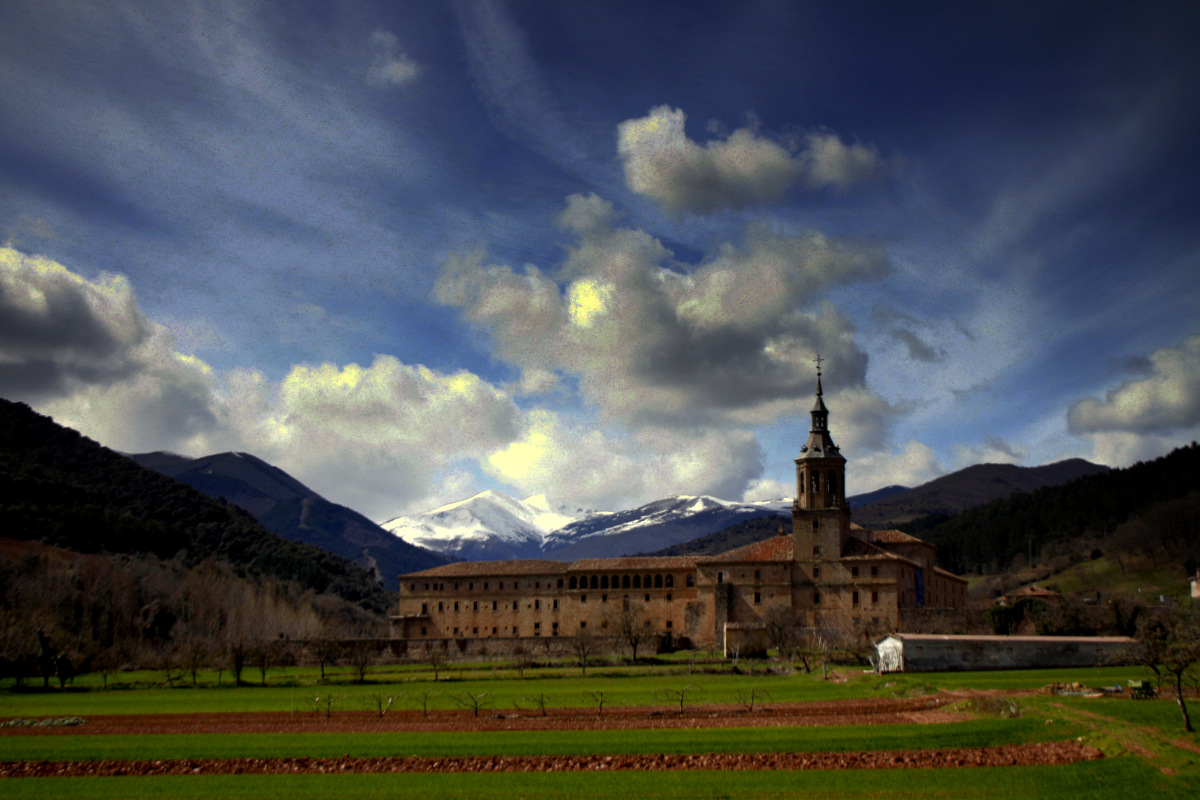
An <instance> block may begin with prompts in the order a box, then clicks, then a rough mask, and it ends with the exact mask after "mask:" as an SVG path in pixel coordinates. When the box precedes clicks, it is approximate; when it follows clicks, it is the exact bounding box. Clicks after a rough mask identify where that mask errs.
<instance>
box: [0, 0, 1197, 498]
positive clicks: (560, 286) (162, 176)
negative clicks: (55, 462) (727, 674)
mask: <svg viewBox="0 0 1200 800" xmlns="http://www.w3.org/2000/svg"><path fill="white" fill-rule="evenodd" d="M1198 23H1200V10H1198V9H1197V7H1195V6H1193V5H1191V4H1184V3H1173V2H1172V3H1144V4H1136V5H1135V4H1129V3H1112V4H1109V3H1007V4H999V5H995V4H992V5H988V6H984V5H983V4H959V3H929V4H924V3H918V4H855V3H801V2H795V3H784V2H765V3H752V2H739V3H711V4H706V3H688V4H670V3H664V4H645V3H619V2H606V3H575V2H562V3H501V2H475V3H468V2H463V3H395V2H378V3H372V2H362V3H338V4H305V3H262V4H259V3H250V2H238V3H230V4H222V3H219V2H212V3H205V4H182V3H168V4H163V3H151V2H125V3H106V4H86V3H78V2H75V1H74V0H70V1H69V2H68V1H67V0H63V1H62V2H56V1H55V0H37V2H24V1H23V0H9V2H6V3H5V4H4V5H3V8H2V9H0V119H2V120H3V125H0V236H2V237H3V248H2V249H0V396H4V397H7V398H10V399H15V400H22V401H24V402H28V403H30V404H31V405H32V406H33V407H34V408H36V409H38V410H40V411H42V412H44V413H48V414H51V415H53V416H54V417H55V419H57V420H59V421H60V422H63V423H65V424H69V425H71V426H73V427H76V428H77V429H79V430H81V431H82V432H84V433H86V434H87V435H89V436H92V437H93V438H95V439H97V440H98V441H100V442H102V443H104V444H106V445H109V446H111V447H114V448H116V449H120V450H123V451H128V452H136V451H145V450H156V449H165V450H173V451H176V452H181V453H186V454H191V455H201V454H204V453H208V452H215V451H220V450H230V449H235V450H245V451H249V452H253V453H255V454H257V455H259V456H261V457H263V458H265V459H267V460H269V461H271V462H273V463H275V464H278V465H279V466H281V467H283V468H284V469H286V470H288V471H289V472H292V473H293V474H295V475H296V476H297V477H299V478H300V479H301V480H304V481H305V482H307V483H308V484H309V485H311V486H312V487H313V488H315V489H317V490H318V491H320V492H322V493H323V494H325V495H326V496H327V497H329V498H330V499H333V500H336V501H338V502H342V503H346V504H348V505H351V506H353V507H355V508H357V509H359V510H361V511H363V512H364V513H366V514H368V515H369V516H372V517H374V518H376V519H383V518H386V517H389V516H393V515H396V514H400V513H405V512H410V511H415V510H421V509H424V508H430V507H432V506H434V505H437V504H439V503H442V502H446V501H450V500H455V499H460V498H462V497H465V496H468V495H469V494H471V493H473V492H475V491H478V490H481V489H484V488H499V489H501V490H503V491H506V492H509V493H511V494H513V495H516V496H520V497H524V496H528V495H532V494H538V493H545V494H547V495H548V496H549V497H550V499H551V500H552V501H554V502H557V503H563V504H567V505H569V506H571V507H581V508H594V509H609V508H620V507H628V506H631V505H634V504H636V503H640V502H645V501H648V500H652V499H656V498H658V497H662V496H666V495H669V494H675V493H688V494H698V493H708V494H715V495H717V496H720V497H724V498H727V499H741V498H743V497H744V498H747V499H765V498H772V497H781V496H790V494H791V493H792V491H793V490H792V481H793V475H794V467H793V465H792V459H793V458H794V457H795V455H796V453H797V451H798V448H799V446H800V444H801V443H802V442H803V440H804V438H805V432H806V431H807V427H808V410H809V408H810V407H811V405H812V393H813V389H814V366H813V361H812V360H813V358H814V356H815V355H816V354H817V353H820V354H821V355H822V356H823V357H825V358H826V359H827V360H826V362H825V377H824V382H825V388H826V402H827V404H828V406H829V409H830V413H831V424H832V426H833V428H834V434H835V437H836V439H837V440H838V442H839V444H840V445H841V446H842V449H843V451H844V452H845V453H846V454H847V456H848V458H849V459H850V463H849V465H848V488H849V489H850V491H852V492H858V491H869V490H872V489H875V488H878V487H880V486H883V485H887V484H890V483H901V484H907V485H915V484H917V483H920V482H923V481H926V480H929V479H931V478H934V477H936V476H937V475H939V474H943V473H945V472H949V471H952V470H955V469H959V468H961V467H964V466H967V465H970V464H973V463H979V462H985V461H990V462H996V461H1003V462H1011V463H1017V464H1025V465H1036V464H1042V463H1047V462H1050V461H1055V460H1058V459H1062V458H1068V457H1076V456H1079V457H1083V458H1088V459H1091V460H1094V461H1098V462H1102V463H1106V464H1110V465H1114V466H1124V465H1127V464H1129V463H1132V462H1133V461H1136V460H1139V459H1148V458H1154V457H1157V456H1159V455H1162V454H1163V453H1165V452H1167V451H1169V450H1170V449H1171V448H1172V447H1175V446H1177V445H1179V444H1182V443H1186V442H1188V441H1191V440H1193V439H1195V438H1197V429H1198V428H1200V313H1198V311H1197V309H1200V225H1198V224H1197V220H1198V216H1197V210H1198V207H1200V203H1198V200H1200V198H1198V194H1197V193H1198V188H1197V187H1198V186H1200V180H1198V179H1200V168H1198V167H1200V164H1198V155H1200V148H1197V146H1196V142H1197V141H1200V103H1198V102H1197V100H1198V96H1197V95H1198V90H1197V87H1196V81H1195V76H1196V75H1197V74H1200V63H1197V62H1198V61H1200V54H1198V51H1197V50H1196V48H1195V46H1194V43H1195V42H1196V41H1197V40H1198V34H1200V24H1198Z"/></svg>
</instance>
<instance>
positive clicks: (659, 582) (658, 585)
mask: <svg viewBox="0 0 1200 800" xmlns="http://www.w3.org/2000/svg"><path fill="white" fill-rule="evenodd" d="M654 588H655V589H661V588H662V575H655V576H654Z"/></svg>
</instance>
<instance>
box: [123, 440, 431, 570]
mask: <svg viewBox="0 0 1200 800" xmlns="http://www.w3.org/2000/svg"><path fill="white" fill-rule="evenodd" d="M130 458H131V459H133V460H134V461H135V462H137V463H138V464H140V465H141V466H143V467H146V468H148V469H152V470H154V471H155V472H158V473H160V474H163V475H166V476H167V477H169V478H173V479H175V480H177V481H179V482H180V483H186V484H187V485H188V486H191V487H192V488H194V489H197V490H199V491H201V492H203V493H204V494H206V495H208V496H209V497H217V498H221V499H224V500H228V501H229V502H231V503H233V504H234V505H236V506H238V507H239V508H242V509H245V510H246V511H248V512H250V513H251V514H252V515H253V516H254V517H255V518H256V519H257V520H258V521H259V522H261V523H262V524H263V527H265V528H267V530H270V531H272V532H274V533H277V534H279V535H280V536H282V537H284V538H285V539H290V540H291V541H294V542H304V543H306V544H311V545H315V546H316V547H319V548H321V549H322V550H324V551H326V552H329V553H337V554H338V555H340V556H343V557H345V558H346V559H348V560H350V561H352V562H354V563H356V564H359V565H360V566H367V565H368V564H369V565H371V566H373V567H374V568H375V569H376V571H377V572H378V574H379V576H380V577H381V579H382V581H383V584H384V585H385V586H387V587H388V588H390V589H392V590H393V591H394V590H397V589H399V588H400V585H399V576H400V575H402V574H404V573H406V572H417V571H419V570H423V569H429V568H430V567H436V566H438V565H440V564H445V563H447V562H448V561H449V560H450V559H448V558H447V557H445V556H443V555H441V554H440V553H435V552H433V551H432V550H426V549H424V548H422V547H414V546H413V545H411V544H409V543H408V542H406V541H404V540H403V539H401V538H399V537H398V536H393V535H392V534H390V533H388V532H387V531H385V530H384V529H383V528H381V527H379V526H378V525H376V524H375V523H373V522H371V520H369V519H367V518H366V517H364V516H363V515H362V514H359V513H358V512H356V511H354V510H353V509H349V508H346V507H345V506H341V505H338V504H336V503H331V502H330V501H328V500H326V499H325V498H323V497H321V496H320V495H319V494H317V493H316V492H314V491H313V490H312V489H309V488H308V487H307V486H305V485H304V484H302V483H300V481H298V480H296V479H295V478H293V477H292V476H291V475H289V474H287V473H286V472H284V471H283V470H281V469H279V468H278V467H276V466H273V465H271V464H268V463H267V462H265V461H263V460H262V459H259V458H256V457H255V456H253V455H250V454H249V453H215V454H213V455H209V456H205V457H203V458H185V457H184V456H177V455H174V454H171V453H142V454H135V455H132V456H130Z"/></svg>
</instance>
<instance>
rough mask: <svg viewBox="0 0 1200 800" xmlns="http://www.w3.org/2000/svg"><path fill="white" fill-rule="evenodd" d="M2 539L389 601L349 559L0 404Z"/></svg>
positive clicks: (380, 603) (365, 601) (369, 601)
mask: <svg viewBox="0 0 1200 800" xmlns="http://www.w3.org/2000/svg"><path fill="white" fill-rule="evenodd" d="M0 530H3V531H4V535H5V536H8V537H11V538H15V539H26V540H34V541H39V542H43V543H46V544H50V545H56V546H59V547H63V548H66V549H69V550H74V551H77V552H81V553H130V554H147V555H153V556H156V557H158V558H163V559H176V560H178V561H180V562H181V563H183V564H184V565H188V566H196V565H198V564H200V563H202V562H203V561H205V560H207V559H216V560H219V561H224V562H227V563H229V564H232V565H235V566H234V568H235V569H237V570H239V571H242V572H244V573H245V574H247V575H249V576H252V577H262V578H264V579H273V580H276V581H281V582H284V583H297V584H299V585H300V586H301V587H303V589H305V590H311V591H313V592H316V593H331V594H336V595H339V596H341V597H344V598H346V599H347V600H349V601H351V602H354V603H357V604H359V605H362V606H363V607H364V608H367V609H369V610H372V611H375V612H377V613H384V612H385V611H386V609H387V608H388V606H389V604H390V598H389V595H388V594H387V593H386V592H385V591H384V589H383V588H382V587H381V586H380V585H379V584H378V583H376V582H375V581H374V580H372V578H371V577H370V576H369V575H368V574H367V573H366V571H365V570H363V569H360V568H359V567H356V566H355V565H354V564H352V563H350V562H349V561H347V560H346V559H344V558H342V557H340V556H336V555H333V554H331V553H327V552H325V551H323V550H321V549H319V548H317V547H313V546H311V545H305V544H301V543H299V542H293V541H289V540H287V539H283V538H282V537H279V536H277V535H276V534H273V533H271V532H270V531H268V530H266V529H265V528H263V527H262V526H261V525H260V524H259V523H258V522H257V521H256V520H255V519H254V518H253V517H252V516H250V515H249V514H247V513H246V512H245V511H243V510H241V509H239V508H237V507H236V506H233V505H231V504H229V503H227V502H225V501H222V500H214V499H212V498H209V497H207V496H205V495H203V494H201V493H200V492H198V491H196V490H194V489H192V488H190V487H188V486H185V485H184V484H181V483H178V482H176V481H174V480H171V479H170V478H167V477H164V476H162V475H159V474H158V473H156V472H153V471H151V470H148V469H144V468H142V467H140V466H138V465H137V464H135V463H134V462H133V461H131V460H130V459H128V458H126V457H124V456H122V455H120V454H118V453H115V452H113V451H112V450H109V449H107V448H105V447H102V446H100V445H99V444H97V443H96V442H94V441H92V440H90V439H87V438H86V437H84V436H81V435H80V434H79V433H77V432H75V431H73V430H70V429H69V428H64V427H62V426H60V425H57V424H56V423H55V422H54V421H53V420H51V419H49V418H48V417H44V416H41V415H39V414H37V413H35V412H33V411H32V410H31V409H30V408H29V407H28V406H26V405H24V404H21V403H12V402H9V401H7V400H0Z"/></svg>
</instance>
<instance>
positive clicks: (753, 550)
mask: <svg viewBox="0 0 1200 800" xmlns="http://www.w3.org/2000/svg"><path fill="white" fill-rule="evenodd" d="M791 560H792V537H791V536H779V535H775V536H771V537H768V538H766V539H763V540H762V541H758V542H753V543H752V544H747V545H743V546H741V547H738V548H736V549H734V550H729V551H727V552H724V553H718V554H717V555H715V556H707V557H705V558H698V559H696V561H697V562H699V563H702V564H725V563H729V562H738V561H791Z"/></svg>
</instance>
